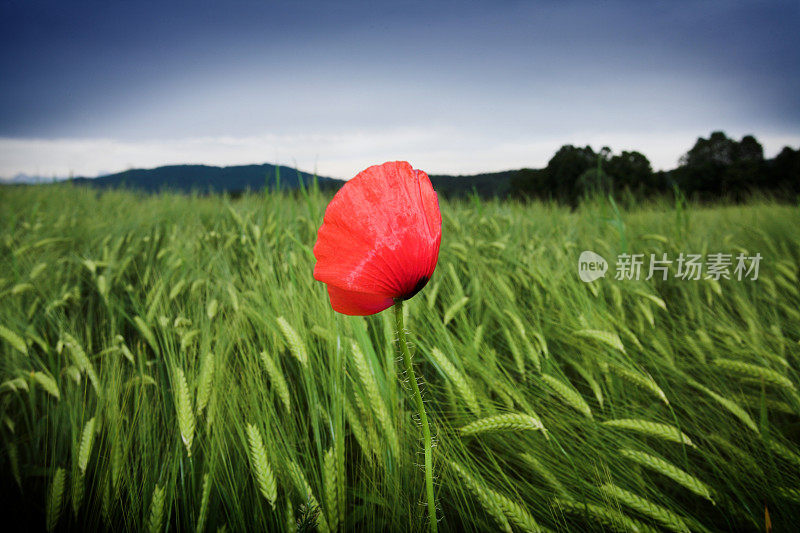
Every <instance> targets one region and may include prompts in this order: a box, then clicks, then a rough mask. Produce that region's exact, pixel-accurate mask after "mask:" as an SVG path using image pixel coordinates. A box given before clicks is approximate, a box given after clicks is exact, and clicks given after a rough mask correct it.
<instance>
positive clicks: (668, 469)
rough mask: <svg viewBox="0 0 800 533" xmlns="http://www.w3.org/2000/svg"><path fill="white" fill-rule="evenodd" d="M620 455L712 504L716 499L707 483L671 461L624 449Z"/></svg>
mask: <svg viewBox="0 0 800 533" xmlns="http://www.w3.org/2000/svg"><path fill="white" fill-rule="evenodd" d="M619 453H620V455H622V456H623V457H625V458H627V459H630V460H631V461H633V462H635V463H638V464H640V465H642V466H644V467H645V468H649V469H650V470H653V471H655V472H659V473H660V474H663V475H665V476H667V477H668V478H670V479H672V480H673V481H674V482H676V483H678V484H679V485H683V486H684V487H685V488H687V489H689V490H690V491H692V492H694V493H695V494H697V495H698V496H701V497H703V498H705V499H707V500H708V501H710V502H711V503H714V499H713V498H712V497H711V491H710V490H709V488H708V487H707V486H706V485H705V483H703V482H702V481H700V480H699V479H697V478H696V477H694V476H693V475H691V474H689V473H688V472H686V471H684V470H681V469H680V468H678V467H677V466H675V465H674V464H672V463H670V462H669V461H665V460H664V459H661V458H660V457H656V456H655V455H650V454H649V453H645V452H640V451H637V450H628V449H622V450H620V451H619Z"/></svg>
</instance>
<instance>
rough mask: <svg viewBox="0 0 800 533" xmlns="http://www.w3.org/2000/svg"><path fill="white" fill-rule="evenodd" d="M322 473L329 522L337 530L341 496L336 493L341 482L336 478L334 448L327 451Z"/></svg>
mask: <svg viewBox="0 0 800 533" xmlns="http://www.w3.org/2000/svg"><path fill="white" fill-rule="evenodd" d="M322 475H323V485H324V487H325V503H326V506H325V507H326V509H327V511H328V524H329V525H330V527H331V530H333V531H336V530H337V529H338V527H339V509H338V506H339V496H338V494H337V493H336V492H337V487H338V485H339V483H338V482H337V479H336V478H337V473H336V463H335V457H334V455H333V448H329V449H328V451H326V452H325V459H324V465H323V470H322Z"/></svg>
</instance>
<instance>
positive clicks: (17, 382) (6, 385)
mask: <svg viewBox="0 0 800 533" xmlns="http://www.w3.org/2000/svg"><path fill="white" fill-rule="evenodd" d="M29 390H30V388H29V387H28V382H27V381H25V379H24V378H14V379H9V380H7V381H4V382H3V384H2V385H0V391H2V392H5V391H11V392H18V391H23V392H28V391H29Z"/></svg>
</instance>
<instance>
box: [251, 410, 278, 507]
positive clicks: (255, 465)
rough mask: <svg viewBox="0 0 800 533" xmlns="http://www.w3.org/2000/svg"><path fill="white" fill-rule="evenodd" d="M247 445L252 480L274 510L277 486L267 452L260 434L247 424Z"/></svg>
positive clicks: (256, 429)
mask: <svg viewBox="0 0 800 533" xmlns="http://www.w3.org/2000/svg"><path fill="white" fill-rule="evenodd" d="M247 443H248V448H249V450H250V468H251V471H252V472H253V478H254V479H255V481H256V486H257V487H258V490H259V491H260V492H261V495H262V496H264V498H265V499H266V500H267V501H268V502H269V504H270V505H271V506H272V508H273V509H275V501H276V500H277V499H278V485H277V483H276V482H275V475H274V474H273V473H272V467H271V466H270V463H269V459H268V458H267V450H266V448H265V447H264V441H263V440H262V439H261V433H260V432H259V431H258V428H256V427H255V426H254V425H253V424H247Z"/></svg>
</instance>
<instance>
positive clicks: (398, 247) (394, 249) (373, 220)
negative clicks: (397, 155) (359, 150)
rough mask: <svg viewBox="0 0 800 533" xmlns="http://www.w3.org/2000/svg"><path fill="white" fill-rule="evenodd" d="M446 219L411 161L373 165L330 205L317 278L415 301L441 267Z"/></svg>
mask: <svg viewBox="0 0 800 533" xmlns="http://www.w3.org/2000/svg"><path fill="white" fill-rule="evenodd" d="M441 224H442V219H441V214H440V213H439V202H438V199H437V197H436V192H435V191H434V190H433V186H432V185H431V182H430V179H429V178H428V175H427V174H425V173H424V172H422V171H420V170H414V169H413V168H412V167H411V165H410V164H408V163H406V162H404V161H397V162H391V163H384V164H383V165H376V166H373V167H370V168H368V169H366V170H365V171H363V172H361V173H360V174H358V175H357V176H356V177H355V178H353V179H352V180H350V181H349V182H347V183H346V184H345V185H344V186H343V187H342V188H341V189H340V190H339V192H338V193H337V194H336V196H334V198H333V200H331V203H330V204H329V205H328V208H327V210H326V211H325V218H324V221H323V224H322V227H320V229H319V233H318V237H317V243H316V245H315V246H314V255H315V257H316V258H317V264H316V266H315V268H314V278H316V279H317V280H319V281H322V282H324V283H328V284H329V285H333V286H336V287H338V288H340V289H344V290H346V291H354V292H358V293H367V294H374V295H380V296H384V297H387V298H409V297H410V296H413V294H414V293H415V292H416V291H418V290H419V289H421V288H422V286H424V284H425V283H426V282H427V280H428V279H430V277H431V275H432V274H433V271H434V269H435V268H436V262H437V259H438V256H439V245H440V242H441Z"/></svg>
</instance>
